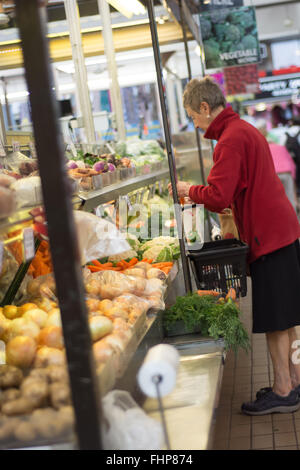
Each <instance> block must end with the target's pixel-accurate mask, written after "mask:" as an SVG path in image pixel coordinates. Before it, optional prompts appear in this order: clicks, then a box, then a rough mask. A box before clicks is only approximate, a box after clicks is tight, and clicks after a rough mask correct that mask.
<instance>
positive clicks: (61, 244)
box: [15, 0, 102, 450]
mask: <svg viewBox="0 0 300 470" xmlns="http://www.w3.org/2000/svg"><path fill="white" fill-rule="evenodd" d="M15 3H16V20H17V24H18V28H19V31H20V36H21V41H22V49H23V56H24V67H25V73H26V81H27V85H28V90H29V97H30V103H31V110H32V120H33V127H34V134H35V141H36V148H37V156H38V161H39V170H40V176H41V183H42V191H43V200H44V206H45V210H46V216H47V222H48V233H49V240H50V246H51V255H52V261H53V268H54V275H55V281H56V288H57V297H58V300H59V306H60V310H61V318H62V326H63V333H64V341H65V348H66V355H67V362H68V369H69V376H70V385H71V390H72V399H73V405H74V411H75V418H76V432H77V440H78V447H79V448H80V449H82V450H87V449H94V450H99V449H101V448H102V444H101V435H100V418H101V403H100V393H99V392H98V386H97V385H98V382H97V379H96V374H95V367H94V360H93V355H92V342H91V337H90V331H89V327H88V322H87V318H88V317H87V311H86V305H85V292H84V286H83V280H82V273H81V265H80V256H79V250H78V245H77V239H76V238H77V237H76V231H75V223H74V217H73V209H72V204H71V196H70V194H69V190H68V185H67V173H66V170H65V162H64V151H63V141H62V138H61V134H60V129H59V125H58V119H57V116H58V113H57V109H56V100H55V97H54V92H53V79H52V74H51V70H50V65H49V64H50V57H49V50H48V44H47V39H46V34H45V32H46V30H45V28H46V8H45V7H44V6H42V3H43V2H41V1H40V0H16V2H15Z"/></svg>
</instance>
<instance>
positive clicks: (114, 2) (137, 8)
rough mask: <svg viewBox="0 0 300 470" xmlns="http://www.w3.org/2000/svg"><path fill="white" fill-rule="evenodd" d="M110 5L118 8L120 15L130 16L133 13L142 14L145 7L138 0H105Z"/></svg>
mask: <svg viewBox="0 0 300 470" xmlns="http://www.w3.org/2000/svg"><path fill="white" fill-rule="evenodd" d="M106 1H107V2H108V3H110V5H111V6H112V7H113V8H115V9H116V10H118V11H119V12H120V13H122V15H124V16H126V17H127V18H131V17H132V16H133V15H143V14H144V13H146V8H145V7H144V5H142V3H141V2H139V1H138V0H106Z"/></svg>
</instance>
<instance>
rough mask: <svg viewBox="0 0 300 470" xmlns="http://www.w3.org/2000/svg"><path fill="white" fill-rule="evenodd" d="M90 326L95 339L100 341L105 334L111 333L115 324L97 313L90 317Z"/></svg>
mask: <svg viewBox="0 0 300 470" xmlns="http://www.w3.org/2000/svg"><path fill="white" fill-rule="evenodd" d="M89 327H90V332H91V336H92V340H93V341H98V340H99V339H100V338H103V336H105V335H107V334H108V333H111V331H112V329H113V324H112V322H111V321H110V320H109V318H107V317H104V316H102V315H97V316H94V317H91V318H89Z"/></svg>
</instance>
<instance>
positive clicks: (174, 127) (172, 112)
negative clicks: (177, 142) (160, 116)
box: [166, 72, 179, 134]
mask: <svg viewBox="0 0 300 470" xmlns="http://www.w3.org/2000/svg"><path fill="white" fill-rule="evenodd" d="M166 94H167V102H168V110H169V117H170V124H171V131H172V134H177V133H178V132H179V124H178V113H177V105H176V96H175V84H174V80H172V77H171V74H170V73H169V72H168V74H167V79H166Z"/></svg>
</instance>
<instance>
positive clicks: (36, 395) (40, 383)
mask: <svg viewBox="0 0 300 470" xmlns="http://www.w3.org/2000/svg"><path fill="white" fill-rule="evenodd" d="M21 392H22V397H24V398H28V399H29V400H31V401H32V402H33V403H34V404H35V406H36V407H40V406H42V405H45V404H46V399H47V397H48V394H49V386H48V383H47V382H46V381H45V380H41V379H34V378H28V379H25V380H24V382H23V383H22V385H21Z"/></svg>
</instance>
